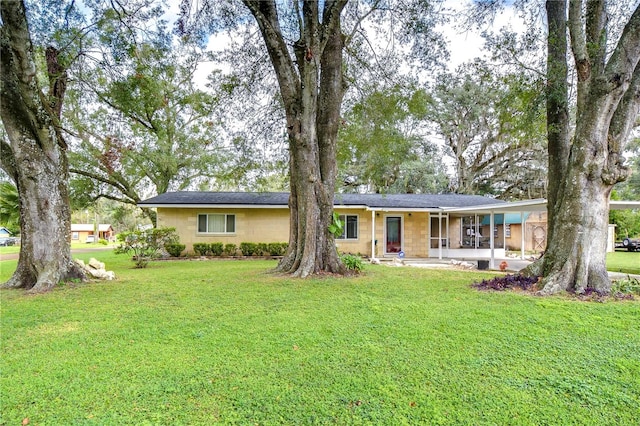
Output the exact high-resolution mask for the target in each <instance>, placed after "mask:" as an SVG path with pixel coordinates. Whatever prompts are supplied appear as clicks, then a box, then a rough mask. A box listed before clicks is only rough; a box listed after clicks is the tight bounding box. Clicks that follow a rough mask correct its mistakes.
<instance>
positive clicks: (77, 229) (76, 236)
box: [71, 223, 115, 243]
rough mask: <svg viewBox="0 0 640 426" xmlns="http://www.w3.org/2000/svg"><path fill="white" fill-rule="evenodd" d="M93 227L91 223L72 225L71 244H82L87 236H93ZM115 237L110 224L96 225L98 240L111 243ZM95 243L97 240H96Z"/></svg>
mask: <svg viewBox="0 0 640 426" xmlns="http://www.w3.org/2000/svg"><path fill="white" fill-rule="evenodd" d="M94 233H95V225H94V224H93V223H72V224H71V242H75V243H78V242H80V243H84V242H86V241H87V237H89V235H94ZM114 236H115V232H114V231H113V227H112V226H111V225H110V224H104V223H101V224H99V225H98V238H99V239H103V240H107V241H112V240H113V238H114ZM96 242H97V240H96Z"/></svg>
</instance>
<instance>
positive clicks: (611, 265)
mask: <svg viewBox="0 0 640 426" xmlns="http://www.w3.org/2000/svg"><path fill="white" fill-rule="evenodd" d="M607 269H608V270H609V271H614V272H624V273H625V274H638V275H640V252H630V251H617V252H615V253H607Z"/></svg>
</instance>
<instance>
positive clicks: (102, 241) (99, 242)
mask: <svg viewBox="0 0 640 426" xmlns="http://www.w3.org/2000/svg"><path fill="white" fill-rule="evenodd" d="M98 244H102V245H103V246H106V245H108V244H109V241H107V240H105V239H104V238H100V239H99V240H98Z"/></svg>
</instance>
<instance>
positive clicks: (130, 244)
mask: <svg viewBox="0 0 640 426" xmlns="http://www.w3.org/2000/svg"><path fill="white" fill-rule="evenodd" d="M118 240H119V241H120V245H119V246H118V247H116V249H115V252H116V253H129V252H133V255H134V260H135V261H136V267H137V268H146V267H147V264H148V263H149V260H150V259H152V258H154V257H157V256H158V255H159V253H160V250H161V249H162V248H163V247H164V246H165V245H167V244H174V243H177V242H178V235H177V234H176V228H152V229H146V230H144V231H132V232H122V233H120V234H119V235H118Z"/></svg>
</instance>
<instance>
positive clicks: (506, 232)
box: [504, 223, 511, 238]
mask: <svg viewBox="0 0 640 426" xmlns="http://www.w3.org/2000/svg"><path fill="white" fill-rule="evenodd" d="M504 236H505V237H506V238H511V224H510V223H505V224H504Z"/></svg>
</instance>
